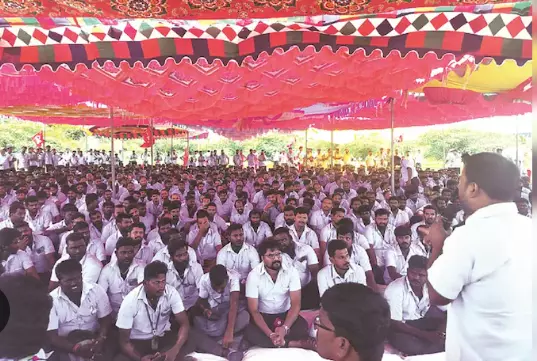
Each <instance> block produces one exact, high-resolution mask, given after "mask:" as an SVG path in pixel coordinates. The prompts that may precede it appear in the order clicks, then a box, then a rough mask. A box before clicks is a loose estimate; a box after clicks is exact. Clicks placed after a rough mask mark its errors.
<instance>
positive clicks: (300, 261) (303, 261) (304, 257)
mask: <svg viewBox="0 0 537 361" xmlns="http://www.w3.org/2000/svg"><path fill="white" fill-rule="evenodd" d="M294 244H295V258H294V259H291V257H290V256H289V255H288V254H287V253H282V263H285V264H286V266H287V267H288V268H294V269H296V270H297V271H298V275H299V276H300V285H301V286H302V288H304V287H305V286H306V285H307V284H308V283H310V281H311V272H310V269H309V267H310V266H314V265H317V264H319V260H318V259H317V254H315V251H314V250H313V248H311V247H310V246H308V245H307V244H303V243H296V242H294Z"/></svg>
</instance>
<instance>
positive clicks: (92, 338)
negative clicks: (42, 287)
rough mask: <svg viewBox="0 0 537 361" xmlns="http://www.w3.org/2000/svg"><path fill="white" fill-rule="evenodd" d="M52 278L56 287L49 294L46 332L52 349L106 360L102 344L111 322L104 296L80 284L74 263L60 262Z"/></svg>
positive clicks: (99, 289) (89, 285) (91, 286)
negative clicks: (56, 284) (49, 301)
mask: <svg viewBox="0 0 537 361" xmlns="http://www.w3.org/2000/svg"><path fill="white" fill-rule="evenodd" d="M56 275H57V277H58V280H59V282H60V287H58V288H56V289H55V290H54V291H52V292H51V293H50V296H51V297H52V310H51V311H50V317H49V325H48V330H47V331H48V337H49V339H50V342H51V344H52V346H53V348H54V349H55V350H57V352H58V353H59V354H60V355H62V354H68V355H69V356H71V355H72V356H78V357H81V358H82V359H93V358H95V357H103V358H104V359H110V357H112V355H111V354H109V353H108V352H106V351H109V350H110V349H108V350H106V349H105V343H106V340H107V337H108V333H109V330H110V328H111V326H112V322H113V321H112V317H111V314H112V307H110V302H109V301H108V297H107V296H106V293H105V292H104V290H103V289H102V287H101V286H99V285H97V284H95V283H88V282H84V281H83V280H82V266H81V265H80V263H78V262H77V261H76V260H74V259H68V260H64V261H62V262H61V263H60V264H59V265H58V267H56ZM60 357H61V356H60ZM60 359H62V358H60Z"/></svg>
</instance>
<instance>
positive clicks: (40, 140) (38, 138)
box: [32, 131, 45, 148]
mask: <svg viewBox="0 0 537 361" xmlns="http://www.w3.org/2000/svg"><path fill="white" fill-rule="evenodd" d="M32 140H33V141H34V143H35V146H36V147H37V148H41V147H42V146H43V144H45V136H44V135H43V131H40V132H39V133H37V134H36V135H34V136H33V137H32Z"/></svg>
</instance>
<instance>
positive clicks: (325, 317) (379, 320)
mask: <svg viewBox="0 0 537 361" xmlns="http://www.w3.org/2000/svg"><path fill="white" fill-rule="evenodd" d="M389 324H390V308H389V307H388V304H387V303H386V301H385V300H384V299H382V296H380V295H379V294H377V293H375V292H373V291H372V290H370V289H369V288H367V287H365V286H363V285H360V284H356V283H345V284H340V285H335V286H334V287H332V288H330V289H329V290H328V291H326V292H325V293H324V295H323V297H322V298H321V310H320V311H319V317H318V318H317V319H316V320H315V321H314V323H313V326H314V329H315V330H316V338H317V342H316V343H317V352H318V353H319V355H320V356H321V357H323V358H325V359H327V360H333V361H361V360H367V361H381V360H382V356H383V354H384V341H385V340H386V335H387V334H388V327H389Z"/></svg>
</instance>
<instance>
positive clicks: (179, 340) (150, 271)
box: [115, 261, 242, 361]
mask: <svg viewBox="0 0 537 361" xmlns="http://www.w3.org/2000/svg"><path fill="white" fill-rule="evenodd" d="M167 272H168V267H167V266H166V265H165V264H164V263H162V262H160V261H154V262H151V263H150V264H148V265H147V266H146V267H145V269H144V282H143V284H142V285H140V286H138V287H136V288H135V289H134V290H132V291H131V292H130V293H129V294H128V295H127V297H125V299H124V300H123V303H122V304H121V308H120V309H119V314H118V317H117V323H116V325H117V327H118V328H119V346H120V348H121V354H120V355H118V356H116V358H115V360H116V361H130V360H142V361H150V360H155V359H157V360H162V361H164V360H166V361H168V360H170V361H174V360H176V361H181V360H184V358H185V356H186V355H188V354H189V353H191V352H193V351H199V352H204V353H210V354H213V355H217V356H225V355H227V352H224V349H223V348H222V347H221V346H220V345H218V343H216V341H214V340H212V339H211V338H209V337H208V336H206V335H204V334H202V333H200V332H198V331H196V330H195V329H191V328H190V324H189V322H188V317H187V315H186V313H185V310H184V308H183V302H182V301H181V297H180V296H179V293H178V292H177V291H176V290H175V289H174V288H173V287H171V286H169V285H167V284H166V274H167ZM172 317H173V319H174V320H175V321H176V322H177V324H178V325H179V329H178V331H173V330H172V329H171V324H170V319H171V318H172ZM233 354H236V353H233ZM233 354H232V355H230V360H240V359H241V358H242V355H241V354H239V355H237V356H234V357H237V358H236V359H233V358H232V356H233ZM238 356H240V358H238Z"/></svg>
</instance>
